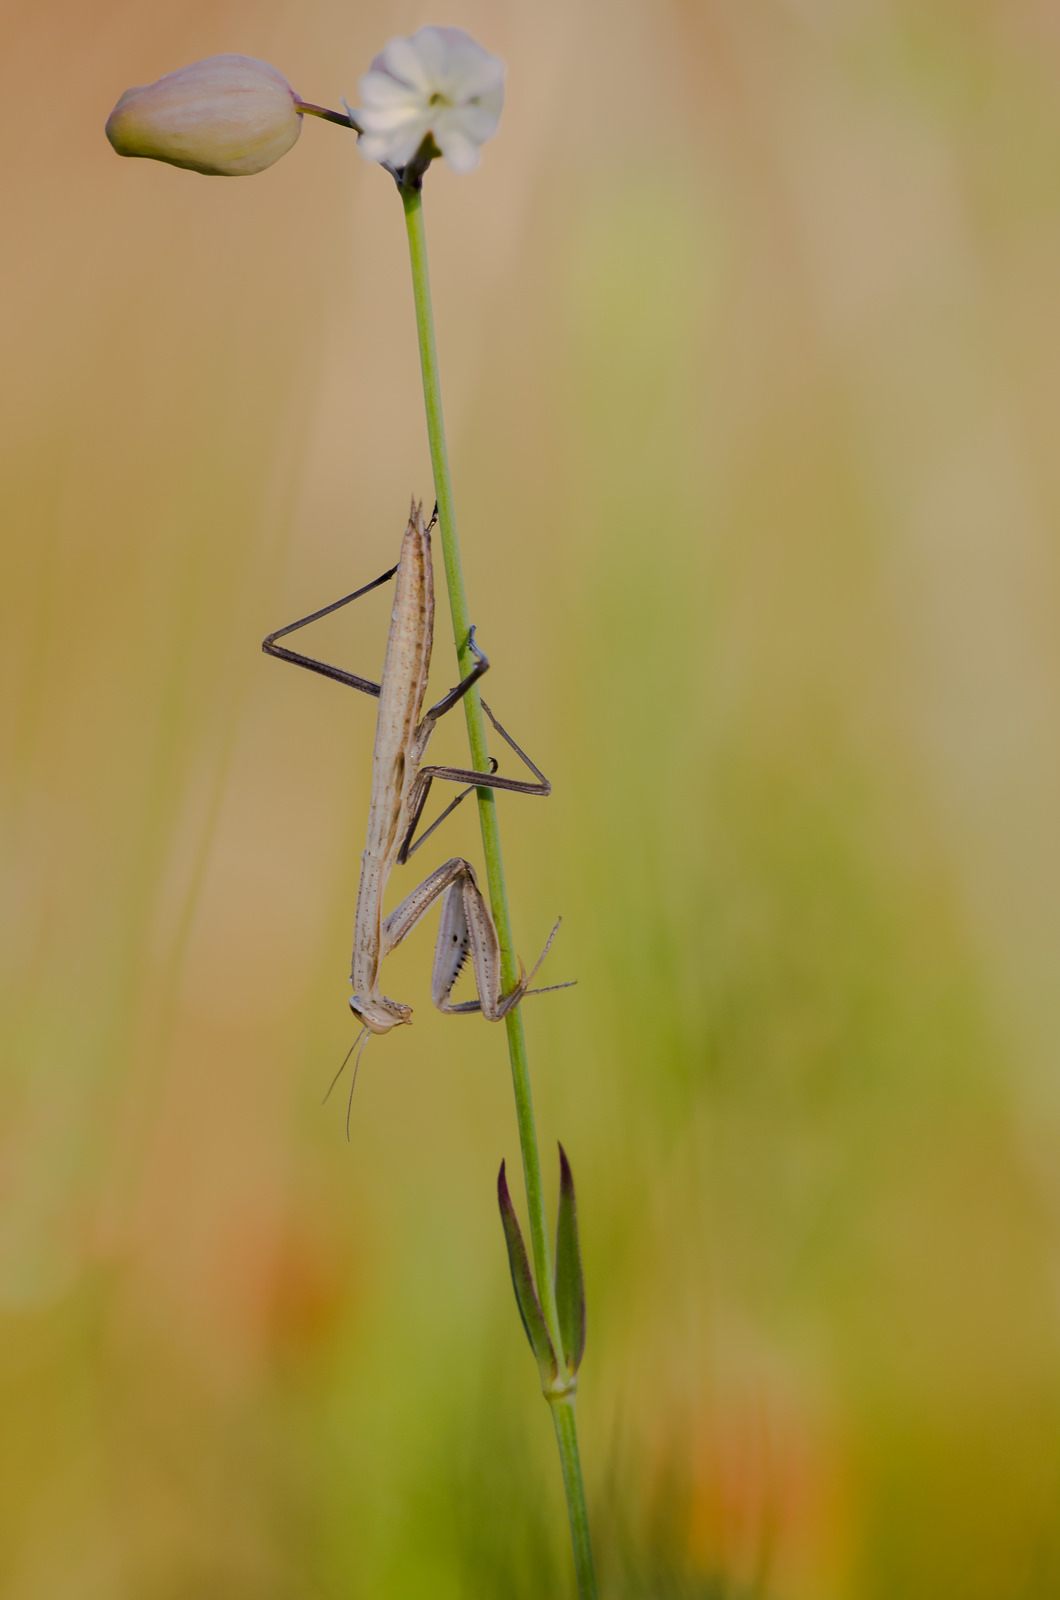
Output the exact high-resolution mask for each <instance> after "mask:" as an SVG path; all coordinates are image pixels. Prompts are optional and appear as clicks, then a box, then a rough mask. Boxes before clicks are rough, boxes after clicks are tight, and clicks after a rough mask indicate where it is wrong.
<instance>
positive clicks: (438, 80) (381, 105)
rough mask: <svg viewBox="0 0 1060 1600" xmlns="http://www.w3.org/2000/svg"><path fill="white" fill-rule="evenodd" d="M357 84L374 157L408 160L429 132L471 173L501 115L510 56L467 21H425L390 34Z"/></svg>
mask: <svg viewBox="0 0 1060 1600" xmlns="http://www.w3.org/2000/svg"><path fill="white" fill-rule="evenodd" d="M358 89H359V91H360V97H361V107H360V109H359V110H358V111H357V112H356V113H355V115H356V118H357V120H358V122H359V123H360V124H361V126H362V127H363V129H364V133H363V134H362V135H361V138H360V141H359V144H360V150H361V154H362V155H363V156H365V157H366V158H367V159H368V160H369V161H386V162H389V163H390V165H391V166H394V167H403V166H405V165H406V163H407V162H409V161H411V160H412V158H413V156H414V155H415V154H416V151H417V150H418V149H419V148H420V145H421V144H422V143H423V141H424V139H425V138H426V137H427V135H428V134H431V135H432V136H433V138H434V142H435V144H436V145H437V146H438V149H439V150H440V151H441V152H442V155H443V156H444V157H445V159H446V161H447V162H448V163H449V165H450V166H451V167H452V169H453V171H454V172H471V171H473V169H474V168H475V167H477V166H478V162H479V145H480V144H484V143H485V141H486V140H487V139H489V138H490V137H491V136H492V135H493V134H494V133H495V132H496V129H497V123H498V121H499V120H500V114H501V108H502V106H503V105H504V62H503V61H501V60H500V58H499V57H498V56H491V55H490V53H489V51H488V50H484V49H483V48H482V46H481V45H480V44H479V43H478V42H477V41H476V40H475V39H472V37H471V35H470V34H469V33H465V32H464V30H463V28H420V30H419V31H418V32H417V33H414V34H413V35H412V37H411V39H391V41H390V43H389V44H388V45H387V46H386V48H385V49H384V50H383V51H382V52H381V53H380V54H379V55H377V56H376V58H375V60H374V61H373V62H372V66H371V70H370V71H368V72H366V73H365V75H364V77H363V78H362V79H361V81H360V83H359V84H358Z"/></svg>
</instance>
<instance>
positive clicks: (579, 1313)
mask: <svg viewBox="0 0 1060 1600" xmlns="http://www.w3.org/2000/svg"><path fill="white" fill-rule="evenodd" d="M556 1308H557V1310H558V1311H559V1331H560V1337H561V1339H562V1340H563V1358H564V1360H565V1361H566V1363H567V1371H568V1372H570V1373H571V1374H572V1375H573V1374H574V1373H575V1372H577V1370H578V1368H579V1367H580V1366H581V1362H582V1355H583V1353H584V1351H585V1280H584V1278H583V1277H582V1257H581V1251H580V1249H579V1248H578V1208H577V1205H576V1204H575V1200H574V1178H573V1177H572V1175H571V1170H570V1162H569V1161H568V1160H567V1152H566V1151H565V1150H564V1148H563V1146H562V1145H560V1147H559V1212H558V1214H557V1217H556Z"/></svg>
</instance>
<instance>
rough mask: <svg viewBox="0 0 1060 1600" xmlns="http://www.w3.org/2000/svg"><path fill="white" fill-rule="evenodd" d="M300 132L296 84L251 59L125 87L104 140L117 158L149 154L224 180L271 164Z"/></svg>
mask: <svg viewBox="0 0 1060 1600" xmlns="http://www.w3.org/2000/svg"><path fill="white" fill-rule="evenodd" d="M301 131H302V118H301V115H300V113H299V111H298V103H297V100H296V97H295V93H294V90H293V89H292V88H291V85H290V84H289V83H288V82H287V79H286V78H285V77H284V76H283V74H282V73H281V72H277V70H276V68H275V67H270V66H269V64H268V62H266V61H255V59H254V57H253V56H235V55H224V56H207V58H206V60H205V61H196V62H193V63H192V65H191V66H190V67H181V68H180V70H179V71H178V72H170V73H167V74H166V76H165V77H164V78H159V79H158V81H157V83H148V84H146V85H144V86H143V87H142V88H138V89H126V91H125V93H124V94H123V95H122V97H121V99H120V100H119V101H118V103H117V105H116V106H115V107H114V110H113V111H112V112H111V114H110V116H109V117H108V118H107V138H108V139H109V140H110V142H111V144H112V145H113V146H114V148H115V150H116V151H117V152H118V154H119V155H120V156H150V157H152V158H153V159H154V160H155V161H168V162H170V163H171V165H173V166H175V167H190V168H191V169H192V171H193V172H205V173H208V174H210V175H211V176H213V177H222V178H239V177H243V176H245V175H247V174H249V173H252V172H261V171H262V170H263V169H264V168H265V167H271V166H272V164H273V162H274V161H278V160H279V159H280V157H281V156H282V155H284V154H285V153H286V152H287V151H288V150H289V149H290V148H291V146H292V145H293V144H294V142H295V140H296V139H297V138H298V135H299V133H301Z"/></svg>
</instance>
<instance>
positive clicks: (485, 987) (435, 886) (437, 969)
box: [382, 856, 566, 1022]
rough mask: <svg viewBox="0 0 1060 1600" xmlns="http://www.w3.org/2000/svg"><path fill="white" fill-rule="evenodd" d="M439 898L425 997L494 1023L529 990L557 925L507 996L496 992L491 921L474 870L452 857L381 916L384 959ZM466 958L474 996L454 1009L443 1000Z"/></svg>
mask: <svg viewBox="0 0 1060 1600" xmlns="http://www.w3.org/2000/svg"><path fill="white" fill-rule="evenodd" d="M442 894H444V895H445V901H444V903H443V905H442V917H441V922H440V923H439V927H438V940H437V943H436V945H435V948H434V969H433V971H432V974H431V999H432V1000H433V1001H434V1004H435V1005H436V1006H437V1007H438V1010H439V1011H451V1012H459V1011H481V1012H482V1015H483V1016H484V1017H486V1018H487V1020H488V1021H490V1022H500V1020H501V1018H502V1017H506V1016H507V1015H508V1012H509V1011H510V1010H511V1009H512V1007H513V1006H514V1005H515V1004H517V1002H518V1001H519V1000H521V999H522V998H523V997H524V996H525V995H526V994H529V993H530V992H531V991H530V987H529V986H530V984H531V983H532V982H533V980H534V974H535V973H536V972H537V969H538V967H540V965H541V963H542V961H544V959H545V957H546V956H547V954H548V952H549V948H550V946H551V944H552V940H553V939H554V938H555V936H556V928H558V927H559V923H558V922H557V923H556V927H554V928H553V929H552V932H551V933H550V934H549V936H548V942H547V943H546V945H545V948H544V949H543V950H542V952H541V954H540V956H539V957H538V958H537V961H536V962H535V963H534V966H533V969H532V970H531V971H530V972H529V973H526V972H521V973H520V977H519V982H518V983H517V984H516V985H515V988H514V989H512V990H511V992H510V993H509V994H502V992H501V952H500V946H499V944H498V942H497V930H496V928H495V927H494V925H493V918H492V917H491V916H490V911H489V907H488V906H487V904H486V902H485V900H484V899H483V897H482V891H481V890H480V888H479V886H478V879H477V878H476V877H475V869H474V867H473V866H472V865H471V863H470V861H465V860H464V859H463V857H462V856H453V857H451V858H450V860H448V861H443V862H442V865H441V866H440V867H436V868H435V870H434V871H433V872H432V873H431V874H430V875H429V876H428V877H426V878H424V880H423V882H422V883H421V884H418V885H417V887H416V888H415V889H413V891H412V893H411V894H409V895H406V896H405V898H404V900H402V902H401V904H400V905H399V906H397V907H396V908H395V909H394V910H393V911H392V912H391V913H390V915H389V916H388V917H387V919H386V921H385V922H384V923H383V940H382V955H383V956H384V957H385V956H387V955H389V954H390V952H391V950H393V949H395V948H396V947H397V946H398V945H399V944H401V943H402V942H403V941H404V940H405V939H407V938H408V936H409V934H410V933H411V932H412V930H413V928H414V927H415V926H416V924H417V923H418V922H419V920H420V918H421V917H422V916H423V915H424V914H425V913H426V912H427V911H428V910H429V909H430V907H431V906H432V905H433V904H434V902H435V900H437V899H438V897H439V895H442ZM469 955H470V957H471V965H472V968H473V970H474V973H475V987H476V988H477V989H478V994H479V998H478V999H477V1000H464V1001H461V1002H459V1003H458V1004H456V1005H454V1004H453V1003H452V1002H451V1000H450V998H449V997H450V995H451V994H452V992H453V985H454V984H455V983H456V980H457V978H458V977H459V976H460V973H461V971H462V969H463V966H464V963H465V962H466V960H467V958H468V956H469ZM556 987H557V988H565V987H566V985H565V984H558V985H557V986H556ZM534 992H535V993H536V992H538V991H534Z"/></svg>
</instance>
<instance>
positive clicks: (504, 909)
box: [401, 185, 596, 1600]
mask: <svg viewBox="0 0 1060 1600" xmlns="http://www.w3.org/2000/svg"><path fill="white" fill-rule="evenodd" d="M401 198H402V201H403V203H404V207H405V223H406V226H407V228H408V236H409V257H410V260H411V264H412V290H413V295H414V298H415V302H416V329H417V332H418V335H419V345H420V367H421V369H422V373H423V398H424V403H425V406H426V410H427V435H428V438H429V440H430V448H431V465H432V467H433V469H434V492H435V496H436V497H437V500H438V528H439V533H440V536H441V545H442V559H443V562H444V564H445V580H446V585H447V587H448V590H449V609H450V612H451V613H452V619H453V635H454V639H455V643H456V653H457V660H458V661H459V663H460V674H461V676H462V677H463V676H466V674H467V673H468V672H470V670H471V667H472V665H473V664H474V658H473V657H472V655H471V651H470V648H469V635H470V631H471V619H470V617H469V615H468V605H467V594H466V591H465V589H464V575H463V571H462V568H461V565H460V546H459V543H458V540H457V532H456V515H455V512H454V509H453V485H452V479H451V478H450V475H449V457H448V453H447V451H446V447H445V423H444V421H443V418H442V391H441V385H440V383H439V380H438V352H437V349H436V347H435V341H434V313H433V311H432V309H431V288H430V278H429V276H428V271H427V238H426V234H425V232H424V227H423V195H422V193H421V191H420V190H419V188H416V187H413V186H411V185H410V186H401ZM464 715H465V717H466V719H467V735H468V742H469V744H470V746H471V764H472V766H473V767H474V769H475V771H476V772H488V771H489V751H488V747H487V741H486V722H485V718H484V716H483V713H482V702H481V698H480V696H479V691H478V685H477V684H476V685H475V687H474V688H472V689H471V690H470V692H469V693H468V694H466V695H465V696H464ZM478 809H479V822H480V825H481V828H482V851H483V855H484V857H485V862H486V883H487V887H488V889H489V899H490V907H491V909H492V911H493V920H494V922H495V924H496V927H497V937H498V939H499V940H500V947H501V976H502V979H503V983H504V989H505V991H506V992H507V991H508V990H509V989H511V988H512V987H513V986H514V984H515V983H516V982H517V981H518V977H519V973H518V968H517V966H516V960H515V948H514V943H513V940H512V924H511V916H510V913H509V911H508V894H507V890H506V888H505V884H504V862H503V859H502V856H501V839H500V829H499V827H498V824H497V807H496V803H495V801H494V794H493V790H492V789H480V790H479V791H478ZM504 1021H505V1027H506V1029H507V1033H508V1055H509V1059H510V1061H511V1068H512V1087H513V1089H514V1091H515V1114H516V1119H517V1122H518V1126H519V1146H520V1149H521V1151H522V1157H523V1175H524V1178H525V1180H526V1204H527V1211H528V1214H529V1222H530V1244H531V1253H532V1255H533V1259H534V1277H535V1279H536V1281H537V1292H538V1296H539V1298H540V1301H541V1309H542V1311H543V1313H544V1317H545V1324H546V1326H547V1328H548V1332H549V1338H550V1339H551V1340H552V1346H553V1349H555V1350H556V1351H557V1352H559V1351H562V1348H563V1346H562V1342H561V1339H560V1334H559V1314H558V1311H557V1309H556V1291H555V1285H554V1281H553V1277H552V1259H551V1251H550V1249H549V1243H548V1231H547V1222H546V1219H545V1199H544V1190H543V1187H542V1183H541V1158H540V1156H539V1154H538V1149H537V1133H536V1131H535V1128H534V1106H533V1099H532V1097H531V1093H530V1067H529V1063H528V1061H527V1056H526V1035H525V1033H524V1031H523V1015H522V1007H521V1006H515V1007H514V1009H513V1010H511V1011H509V1013H508V1015H507V1017H506V1018H505V1019H504ZM561 1360H562V1357H561ZM549 1399H550V1404H551V1407H552V1414H553V1418H554V1419H555V1426H556V1439H557V1441H558V1444H559V1453H560V1462H561V1465H562V1469H563V1483H564V1487H565V1489H566V1492H567V1507H568V1510H569V1512H570V1521H571V1537H572V1541H573V1545H574V1562H575V1568H576V1571H577V1575H578V1593H579V1595H580V1597H581V1600H595V1597H596V1578H595V1576H594V1573H593V1558H592V1546H591V1544H590V1542H589V1520H588V1516H587V1513H586V1507H585V1490H584V1487H583V1484H582V1473H581V1460H580V1457H579V1454H578V1434H577V1428H576V1425H575V1419H574V1395H573V1391H571V1392H568V1393H566V1394H564V1395H562V1396H558V1397H555V1398H553V1397H551V1396H550V1397H549Z"/></svg>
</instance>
